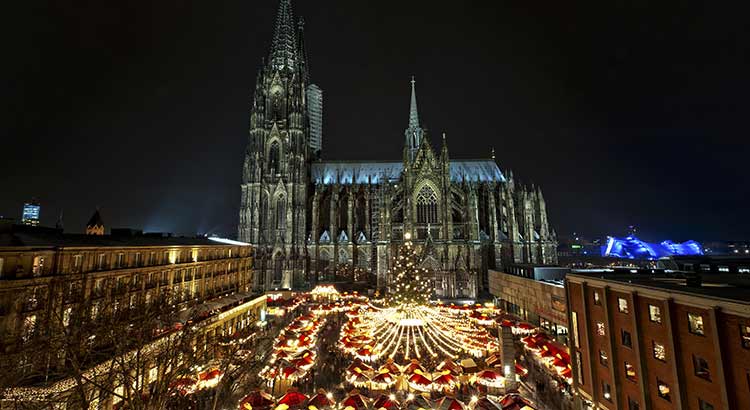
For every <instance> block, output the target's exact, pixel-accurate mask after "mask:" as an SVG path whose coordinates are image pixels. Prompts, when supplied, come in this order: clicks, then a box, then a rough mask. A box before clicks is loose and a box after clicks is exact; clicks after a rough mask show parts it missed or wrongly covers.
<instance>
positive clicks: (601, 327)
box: [596, 322, 606, 336]
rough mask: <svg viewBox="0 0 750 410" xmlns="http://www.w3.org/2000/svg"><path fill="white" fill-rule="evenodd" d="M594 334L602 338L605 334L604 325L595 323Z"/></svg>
mask: <svg viewBox="0 0 750 410" xmlns="http://www.w3.org/2000/svg"><path fill="white" fill-rule="evenodd" d="M596 334H597V335H599V336H604V335H605V334H606V333H605V332H604V323H602V322H596Z"/></svg>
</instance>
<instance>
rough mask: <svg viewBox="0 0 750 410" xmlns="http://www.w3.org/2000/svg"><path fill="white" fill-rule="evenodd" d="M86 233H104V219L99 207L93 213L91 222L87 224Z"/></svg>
mask: <svg viewBox="0 0 750 410" xmlns="http://www.w3.org/2000/svg"><path fill="white" fill-rule="evenodd" d="M86 235H104V221H102V216H101V215H100V214H99V209H97V210H96V211H95V212H94V214H93V215H91V219H89V223H87V224H86Z"/></svg>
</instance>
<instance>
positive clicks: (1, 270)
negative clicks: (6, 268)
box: [0, 258, 3, 278]
mask: <svg viewBox="0 0 750 410" xmlns="http://www.w3.org/2000/svg"><path fill="white" fill-rule="evenodd" d="M2 277H3V258H0V278H2Z"/></svg>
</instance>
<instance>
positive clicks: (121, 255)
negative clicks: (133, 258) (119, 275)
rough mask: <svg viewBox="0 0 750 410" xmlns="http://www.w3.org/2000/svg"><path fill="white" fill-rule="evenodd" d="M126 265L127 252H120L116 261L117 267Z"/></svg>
mask: <svg viewBox="0 0 750 410" xmlns="http://www.w3.org/2000/svg"><path fill="white" fill-rule="evenodd" d="M124 265H125V254H124V253H118V254H117V260H116V261H115V268H122V267H123V266H124Z"/></svg>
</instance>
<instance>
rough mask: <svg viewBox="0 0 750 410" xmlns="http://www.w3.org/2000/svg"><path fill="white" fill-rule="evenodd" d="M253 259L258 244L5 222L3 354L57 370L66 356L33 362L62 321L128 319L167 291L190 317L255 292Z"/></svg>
mask: <svg viewBox="0 0 750 410" xmlns="http://www.w3.org/2000/svg"><path fill="white" fill-rule="evenodd" d="M252 262H253V258H252V252H251V247H250V246H248V245H247V244H241V243H239V242H234V243H221V242H216V241H214V240H209V239H206V238H177V237H166V236H164V237H162V236H158V237H157V236H149V235H134V236H122V237H118V236H109V235H107V236H98V235H97V236H91V235H70V234H63V233H61V232H60V231H59V230H56V229H50V228H40V227H35V228H32V227H24V226H20V225H11V224H3V225H0V355H2V356H3V357H4V360H11V358H14V360H16V359H17V360H18V364H17V365H18V367H19V369H22V370H24V369H25V366H28V369H25V370H24V371H22V375H26V374H28V375H39V374H42V375H44V374H48V375H51V374H55V373H56V366H64V363H65V358H64V357H50V358H49V362H47V363H46V368H44V369H37V368H32V363H39V362H40V361H39V360H36V359H34V357H33V356H34V355H38V354H40V352H39V348H40V346H43V345H44V342H43V341H45V340H46V341H48V340H49V336H50V335H54V334H55V333H56V332H59V331H60V329H61V327H67V326H68V325H69V324H72V323H77V322H79V321H80V320H81V318H82V317H86V318H87V320H90V321H92V322H96V320H107V321H111V320H123V321H126V320H127V319H128V317H129V312H131V310H137V309H142V308H143V306H147V305H148V304H150V303H155V301H156V300H157V299H159V298H160V297H161V296H164V297H166V298H168V303H169V305H171V306H172V307H173V308H174V309H177V310H182V312H183V313H181V314H182V316H184V321H185V322H187V321H188V320H190V319H191V318H192V317H191V314H192V313H194V311H193V310H191V309H192V308H194V307H201V306H210V307H211V308H212V309H216V310H221V309H222V308H223V307H225V306H226V307H228V306H230V305H236V304H239V303H242V302H244V301H246V300H250V299H251V298H252V297H254V296H255V295H253V294H252V293H251V291H252V280H253V271H252ZM228 319H231V318H228ZM170 325H171V324H170ZM32 359H34V360H32ZM37 359H38V358H37ZM6 364H7V363H6ZM19 382H20V380H19Z"/></svg>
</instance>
